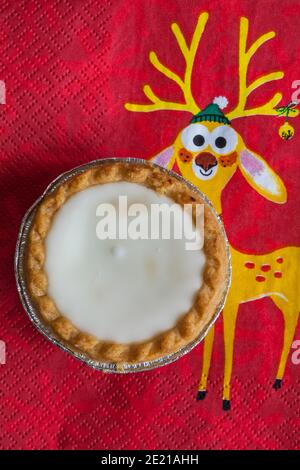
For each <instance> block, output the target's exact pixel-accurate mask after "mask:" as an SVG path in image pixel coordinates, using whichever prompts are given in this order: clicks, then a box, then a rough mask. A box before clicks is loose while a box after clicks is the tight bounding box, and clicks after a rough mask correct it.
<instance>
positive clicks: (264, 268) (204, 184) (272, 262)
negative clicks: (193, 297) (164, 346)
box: [125, 12, 300, 410]
mask: <svg viewBox="0 0 300 470" xmlns="http://www.w3.org/2000/svg"><path fill="white" fill-rule="evenodd" d="M207 20H208V13H206V12H204V13H202V14H200V16H199V18H198V23H197V26H196V28H195V31H194V34H193V37H192V40H191V43H190V45H188V44H187V42H186V40H185V38H184V36H183V33H182V31H181V30H180V28H179V26H178V25H177V24H176V23H174V24H172V31H173V33H174V36H175V38H176V40H177V43H178V45H179V48H180V50H181V52H182V54H183V56H184V59H185V62H186V70H185V74H184V79H181V78H180V77H179V76H178V75H177V74H175V73H174V72H173V71H172V70H170V69H169V68H167V67H166V66H165V65H163V64H162V63H161V62H160V61H159V59H158V57H157V55H156V54H155V53H154V52H151V53H150V56H149V58H150V62H151V63H152V64H153V66H154V67H155V68H156V69H157V70H158V71H159V72H161V73H162V74H164V75H165V76H166V77H168V78H169V79H171V80H173V81H174V82H175V83H177V84H178V85H179V87H180V88H181V90H182V92H183V96H184V99H185V102H184V103H175V102H169V101H162V100H160V99H159V98H158V97H157V96H156V95H155V93H154V92H153V91H152V89H151V87H150V86H149V85H145V86H144V93H145V95H146V96H147V98H148V99H149V100H150V103H148V104H132V103H126V104H125V108H126V109H127V110H129V111H135V112H150V111H158V110H166V109H167V110H176V111H189V112H191V113H192V115H193V118H192V120H191V122H190V124H189V125H188V126H187V127H185V128H184V129H183V130H182V131H180V132H179V134H178V136H177V137H176V139H175V141H174V143H173V144H172V145H171V146H169V147H167V148H166V149H164V150H163V151H162V152H160V153H159V154H158V155H156V156H155V157H154V158H153V161H154V162H156V163H158V164H160V165H162V166H164V167H167V168H169V169H171V168H173V166H174V165H175V163H176V164H177V167H178V168H179V170H180V172H181V174H182V175H183V176H184V177H185V178H186V179H187V180H189V181H191V182H192V183H193V184H194V185H196V186H197V187H198V188H199V189H200V190H201V191H203V192H204V193H205V194H206V195H207V196H208V197H209V199H210V200H211V201H212V203H213V204H214V207H215V208H216V210H217V212H218V213H219V214H221V213H222V205H221V194H222V191H223V189H224V188H225V186H226V185H227V183H228V182H229V181H230V179H231V178H232V176H233V175H234V173H235V172H236V171H237V169H238V168H239V170H240V171H241V173H242V174H243V176H244V177H245V179H246V181H247V182H248V183H249V185H250V186H251V187H252V188H254V189H255V190H256V191H257V192H258V193H259V194H260V195H261V196H263V197H264V198H266V199H268V200H270V201H272V202H274V203H277V204H284V203H285V202H286V199H287V193H286V188H285V185H284V183H283V181H282V180H281V178H280V177H279V176H278V175H277V174H276V173H275V172H274V171H273V170H272V169H271V168H270V166H269V165H268V163H267V162H266V161H265V160H264V159H263V158H262V156H260V155H258V154H257V153H255V152H254V151H253V150H250V149H249V148H248V147H247V145H246V143H245V142H244V140H243V138H242V136H241V135H240V134H239V133H238V132H237V131H236V130H235V129H234V127H233V126H232V121H233V120H234V119H236V118H243V117H249V116H257V115H264V116H276V115H277V110H276V106H277V105H278V103H279V102H280V101H281V99H282V95H281V94H280V93H276V94H275V95H274V96H273V97H272V98H271V99H270V100H269V101H268V102H267V103H265V104H264V105H261V106H259V107H256V108H248V107H247V98H248V96H249V95H250V94H251V93H252V92H253V91H254V90H255V89H256V88H258V87H260V86H261V85H263V84H265V83H267V82H271V81H273V80H279V79H281V78H282V77H283V72H281V71H275V72H271V73H269V74H267V75H263V76H261V77H259V78H257V79H256V80H254V81H253V82H252V83H250V84H248V80H247V71H248V65H249V62H250V60H251V59H252V57H253V56H254V54H255V53H256V52H257V50H258V49H259V48H260V47H261V46H262V45H263V44H264V43H266V42H267V41H269V40H270V39H272V38H273V37H274V36H275V33H274V32H273V31H270V32H268V33H266V34H263V35H262V36H260V37H259V38H258V39H257V40H256V41H255V42H254V43H253V44H252V45H251V46H250V47H248V48H247V37H248V27H249V22H248V19H247V18H244V17H242V18H241V19H240V33H239V97H238V104H237V106H236V107H235V109H233V110H231V111H230V112H229V113H228V114H227V115H225V114H224V113H223V111H222V109H224V108H225V107H226V106H227V105H228V102H227V99H226V98H225V97H217V98H215V99H214V100H213V102H211V103H209V104H208V105H207V106H206V107H205V108H204V109H202V110H201V111H200V109H199V107H198V105H197V104H196V101H195V99H194V97H193V96H192V93H191V77H192V70H193V63H194V59H195V55H196V52H197V49H198V45H199V42H200V39H201V36H202V34H203V32H204V29H205V25H206V23H207ZM298 114H299V113H298V111H296V110H295V112H294V116H296V115H298ZM230 252H231V260H232V282H231V287H230V290H229V293H228V297H227V301H226V304H225V306H224V309H223V312H222V313H223V324H224V347H225V368H224V382H223V409H224V410H229V409H230V382H231V375H232V363H233V347H234V336H235V325H236V319H237V313H238V309H239V305H240V304H242V303H245V302H249V301H252V300H256V299H260V298H263V297H270V298H271V299H272V301H273V302H274V303H275V305H276V306H277V307H278V308H279V309H280V310H281V312H282V314H283V318H284V334H283V346H282V351H281V357H280V362H279V366H278V370H277V374H276V380H275V382H274V385H273V387H274V388H275V389H278V388H280V387H281V383H282V377H283V374H284V370H285V366H286V362H287V357H288V354H289V351H290V348H291V344H292V341H293V337H294V333H295V329H296V326H297V322H298V317H299V311H300V296H299V295H298V293H297V291H296V289H295V286H296V285H297V283H298V279H299V276H300V248H299V247H292V246H289V247H285V248H281V249H278V250H276V251H273V252H271V253H265V254H263V255H257V254H246V253H243V252H241V251H240V250H237V249H236V248H235V247H233V246H232V245H231V246H230ZM213 341H214V327H212V328H211V329H210V330H209V333H208V334H207V336H206V338H205V342H204V352H203V364H202V374H201V377H200V383H199V390H198V394H197V399H198V400H202V399H204V398H205V395H206V391H207V379H208V374H209V368H210V362H211V356H212V348H213Z"/></svg>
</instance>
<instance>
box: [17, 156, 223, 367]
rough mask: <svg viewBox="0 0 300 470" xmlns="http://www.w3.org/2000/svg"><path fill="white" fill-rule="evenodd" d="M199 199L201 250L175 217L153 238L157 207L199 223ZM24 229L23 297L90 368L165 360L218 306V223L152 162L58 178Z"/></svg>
mask: <svg viewBox="0 0 300 470" xmlns="http://www.w3.org/2000/svg"><path fill="white" fill-rule="evenodd" d="M186 204H189V205H190V206H191V207H192V208H193V210H192V212H190V213H189V214H188V213H186V212H185V211H184V206H185V205H186ZM197 204H200V205H202V207H204V235H203V241H204V243H203V244H202V245H201V246H200V245H199V246H200V247H199V249H197V250H195V249H187V240H186V238H185V237H180V236H177V237H176V236H174V233H175V222H174V221H173V225H172V224H170V226H172V227H173V228H174V233H173V234H172V233H171V236H170V237H169V238H167V237H166V238H163V236H162V233H161V232H160V233H159V235H158V236H157V233H156V236H153V232H152V230H153V231H154V232H155V231H157V230H158V227H157V226H156V225H155V224H157V220H158V219H155V218H154V219H153V217H154V215H155V214H153V211H152V208H153V207H156V209H157V208H160V207H162V205H164V207H165V208H166V207H167V208H168V207H171V206H172V207H173V206H174V207H176V210H177V212H178V211H179V212H180V211H182V214H183V217H182V218H181V220H182V221H187V222H190V224H192V225H193V224H194V225H195V217H196V215H195V213H196V212H195V210H194V209H195V207H196V205H197ZM203 205H204V206H203ZM158 212H159V211H158ZM156 214H157V212H156ZM170 214H171V216H172V214H173V213H172V211H170ZM177 215H178V214H177ZM150 217H151V223H152V225H154V226H153V227H152V226H151V234H150V235H149V237H148V238H145V237H144V236H141V230H142V229H145V227H147V224H148V222H150ZM124 218H127V219H126V220H124ZM188 218H190V219H189V221H188V220H187V219H188ZM146 219H147V220H146ZM179 219H180V218H179ZM179 219H178V220H179ZM153 220H154V222H153ZM172 220H173V219H172ZM145 222H147V223H146V224H145ZM25 225H26V222H25ZM149 225H150V223H149ZM162 226H163V224H162ZM124 227H125V228H124ZM172 227H171V228H172ZM25 229H26V230H25ZM125 229H126V230H125ZM127 229H128V230H127ZM24 230H25V231H27V235H26V242H24V243H23V245H25V248H24V256H23V265H22V266H23V271H24V273H23V274H24V276H23V284H24V286H23V288H24V289H25V291H26V302H24V298H23V303H25V304H26V306H27V310H28V309H29V310H30V312H31V316H32V317H33V320H34V321H35V323H39V325H38V326H39V328H40V329H42V330H43V331H44V333H45V332H46V334H47V335H48V336H49V337H50V338H51V339H52V340H54V342H56V343H59V344H60V345H61V346H62V347H64V348H65V349H67V350H68V351H70V352H72V353H73V354H74V355H75V356H77V357H79V358H81V359H83V360H85V361H86V362H89V363H90V364H91V365H94V366H97V364H102V365H103V364H108V363H109V364H110V365H111V367H113V369H115V370H118V371H121V370H124V371H126V370H130V367H136V366H137V365H138V364H141V363H143V364H144V366H145V364H148V367H150V366H151V364H152V365H155V364H156V365H159V361H160V360H161V359H162V358H166V357H167V358H168V360H169V362H170V361H171V360H172V358H173V359H176V357H178V356H179V355H180V354H179V352H180V351H184V350H186V351H187V350H189V349H190V348H191V347H192V346H193V345H194V344H196V343H197V341H198V340H199V338H201V337H202V336H203V335H204V333H205V331H206V330H207V328H208V326H209V325H210V324H211V323H212V322H213V320H214V319H215V317H216V314H217V313H218V311H219V310H220V308H221V306H222V302H224V298H225V295H226V291H227V288H228V282H229V281H228V278H229V274H228V273H229V259H228V250H227V243H226V239H225V236H224V231H223V228H222V226H221V224H220V221H219V220H218V218H217V216H216V215H215V213H214V211H213V210H212V208H211V206H210V204H209V203H208V202H207V201H206V200H205V198H204V197H203V195H202V194H201V193H200V192H199V191H197V190H196V189H195V188H194V187H193V186H191V185H190V184H188V183H187V182H186V181H185V180H184V179H183V178H180V177H179V176H177V175H176V174H174V173H172V172H169V171H167V170H165V169H163V168H161V167H158V166H157V165H154V164H151V163H150V162H145V161H143V160H137V159H124V160H123V159H106V160H98V161H96V162H92V163H90V164H87V165H84V166H82V167H79V168H77V169H75V170H72V171H71V172H69V173H67V174H65V175H62V176H61V177H60V178H59V179H58V180H56V181H55V182H54V183H53V184H52V186H50V187H49V188H48V190H47V191H46V192H45V194H44V195H43V197H42V198H41V199H40V200H39V201H38V202H37V204H36V205H35V206H34V208H33V210H32V212H31V214H30V217H29V220H27V225H26V227H23V232H24ZM105 231H107V233H106V232H105ZM109 231H110V232H109ZM130 231H131V232H130ZM104 233H105V236H103V234H104ZM149 233H150V228H149ZM22 236H24V233H23V235H22ZM33 311H34V314H32V312H33ZM157 361H158V362H157ZM99 368H101V367H99Z"/></svg>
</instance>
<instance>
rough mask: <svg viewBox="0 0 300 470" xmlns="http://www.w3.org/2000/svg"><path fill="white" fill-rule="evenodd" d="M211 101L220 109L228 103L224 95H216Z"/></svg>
mask: <svg viewBox="0 0 300 470" xmlns="http://www.w3.org/2000/svg"><path fill="white" fill-rule="evenodd" d="M213 103H214V104H217V105H218V106H219V108H220V109H224V108H226V106H227V105H228V99H227V98H226V96H216V97H215V98H214V100H213Z"/></svg>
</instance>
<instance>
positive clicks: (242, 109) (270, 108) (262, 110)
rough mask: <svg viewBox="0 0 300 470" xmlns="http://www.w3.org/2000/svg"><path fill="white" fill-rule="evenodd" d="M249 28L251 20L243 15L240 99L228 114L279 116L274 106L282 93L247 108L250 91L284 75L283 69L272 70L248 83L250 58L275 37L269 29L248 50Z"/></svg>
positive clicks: (240, 49)
mask: <svg viewBox="0 0 300 470" xmlns="http://www.w3.org/2000/svg"><path fill="white" fill-rule="evenodd" d="M248 29H249V21H248V19H247V18H244V17H242V18H241V20H240V40H239V99H238V104H237V106H236V108H235V109H233V110H232V111H231V112H230V113H228V115H227V116H228V118H229V119H230V120H232V119H236V118H239V117H244V116H254V115H265V116H277V115H278V112H277V111H276V109H274V108H275V106H276V105H277V104H278V103H279V102H280V101H281V99H282V94H281V93H275V95H274V96H273V98H271V99H270V101H268V102H267V103H266V104H264V105H262V106H258V107H256V108H251V109H246V103H247V98H248V96H249V95H250V93H252V92H253V91H254V90H255V89H256V88H258V87H260V86H261V85H264V84H265V83H268V82H272V81H273V80H280V79H281V78H282V77H283V76H284V73H283V72H282V71H276V72H271V73H268V74H267V75H262V76H261V77H259V78H257V79H256V80H254V81H253V82H252V83H250V84H249V85H247V71H248V66H249V63H250V60H251V59H252V57H253V56H254V54H255V53H256V52H257V50H258V49H259V48H260V47H261V46H262V45H263V44H264V43H265V42H267V41H269V40H270V39H272V38H274V37H275V32H274V31H269V32H268V33H265V34H263V35H262V36H260V37H259V38H258V39H256V41H255V42H254V43H253V44H252V45H251V46H250V47H249V49H248V50H247V38H248ZM297 114H298V113H297ZM295 115H296V114H294V116H295Z"/></svg>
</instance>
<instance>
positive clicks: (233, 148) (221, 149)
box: [174, 122, 241, 184]
mask: <svg viewBox="0 0 300 470" xmlns="http://www.w3.org/2000/svg"><path fill="white" fill-rule="evenodd" d="M240 141H241V139H240V136H239V135H238V133H237V132H236V131H235V130H234V129H233V128H232V127H231V126H229V125H226V124H219V123H215V122H201V123H193V124H190V125H189V126H188V127H186V128H185V129H183V131H182V132H180V134H179V135H178V137H177V139H176V141H175V144H174V148H175V153H176V161H177V164H178V166H179V168H180V171H181V172H182V174H183V176H185V177H186V178H187V179H189V180H192V181H193V182H194V183H195V184H197V180H198V184H199V183H200V182H199V180H202V181H207V180H212V179H214V178H218V179H219V178H222V179H224V183H226V182H227V181H228V180H229V178H231V176H232V175H233V173H234V172H235V170H236V168H237V157H238V147H239V143H240Z"/></svg>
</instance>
